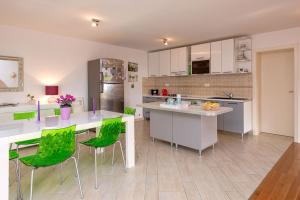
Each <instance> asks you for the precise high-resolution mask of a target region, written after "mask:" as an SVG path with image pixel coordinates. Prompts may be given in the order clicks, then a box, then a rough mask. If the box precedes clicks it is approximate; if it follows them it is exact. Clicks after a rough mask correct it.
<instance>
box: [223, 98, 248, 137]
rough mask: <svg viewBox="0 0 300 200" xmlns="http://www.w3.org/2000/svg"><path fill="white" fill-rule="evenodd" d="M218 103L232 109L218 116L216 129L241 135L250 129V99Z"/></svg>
mask: <svg viewBox="0 0 300 200" xmlns="http://www.w3.org/2000/svg"><path fill="white" fill-rule="evenodd" d="M219 103H220V104H221V106H224V107H230V108H232V109H233V111H232V112H229V113H226V114H223V115H219V116H218V130H222V131H228V132H232V133H239V134H242V135H243V134H245V133H247V132H249V131H251V130H252V114H251V108H252V103H251V101H247V102H229V101H226V102H225V101H224V102H219Z"/></svg>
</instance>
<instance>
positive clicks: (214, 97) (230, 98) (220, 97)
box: [208, 97, 248, 100]
mask: <svg viewBox="0 0 300 200" xmlns="http://www.w3.org/2000/svg"><path fill="white" fill-rule="evenodd" d="M208 99H228V100H248V99H246V98H235V97H233V98H229V97H210V98H208Z"/></svg>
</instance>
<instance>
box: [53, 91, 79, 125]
mask: <svg viewBox="0 0 300 200" xmlns="http://www.w3.org/2000/svg"><path fill="white" fill-rule="evenodd" d="M74 101H75V97H74V96H72V95H70V94H66V95H65V96H63V95H61V96H60V97H59V98H57V100H56V102H57V103H58V104H59V105H60V116H61V119H62V120H68V119H70V115H71V112H72V103H73V102H74Z"/></svg>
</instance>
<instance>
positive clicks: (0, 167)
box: [0, 139, 9, 200]
mask: <svg viewBox="0 0 300 200" xmlns="http://www.w3.org/2000/svg"><path fill="white" fill-rule="evenodd" d="M8 149H9V144H8V140H7V139H0V155H1V156H0V163H1V164H0V171H1V176H0V188H1V199H3V200H5V199H7V200H8V196H9V156H8Z"/></svg>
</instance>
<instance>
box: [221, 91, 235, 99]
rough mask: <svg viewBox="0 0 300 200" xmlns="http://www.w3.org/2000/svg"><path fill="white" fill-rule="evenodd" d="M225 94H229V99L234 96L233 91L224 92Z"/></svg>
mask: <svg viewBox="0 0 300 200" xmlns="http://www.w3.org/2000/svg"><path fill="white" fill-rule="evenodd" d="M223 93H224V94H225V96H227V97H228V98H229V99H232V98H233V93H232V92H228V93H227V92H223Z"/></svg>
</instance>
